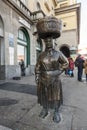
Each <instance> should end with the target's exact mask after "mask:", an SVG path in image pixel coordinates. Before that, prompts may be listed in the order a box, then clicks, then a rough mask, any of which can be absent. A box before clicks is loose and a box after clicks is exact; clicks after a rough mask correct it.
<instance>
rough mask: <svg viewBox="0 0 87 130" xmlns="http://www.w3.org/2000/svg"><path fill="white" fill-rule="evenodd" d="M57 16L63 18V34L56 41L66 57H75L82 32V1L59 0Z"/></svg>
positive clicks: (56, 10)
mask: <svg viewBox="0 0 87 130" xmlns="http://www.w3.org/2000/svg"><path fill="white" fill-rule="evenodd" d="M57 1H58V5H57V7H56V9H55V16H56V17H57V18H59V19H61V20H62V35H61V37H60V38H59V39H58V40H57V41H56V42H57V44H58V45H57V46H58V48H59V50H61V51H62V52H63V53H64V54H65V56H66V57H70V56H72V57H73V58H75V56H76V52H77V47H78V44H79V36H80V35H79V33H80V8H81V5H80V3H78V4H77V3H76V0H57Z"/></svg>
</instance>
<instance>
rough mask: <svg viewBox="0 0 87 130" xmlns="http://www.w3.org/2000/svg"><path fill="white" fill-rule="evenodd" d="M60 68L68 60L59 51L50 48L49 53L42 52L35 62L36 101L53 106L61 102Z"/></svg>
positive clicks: (46, 105) (44, 105) (49, 106)
mask: <svg viewBox="0 0 87 130" xmlns="http://www.w3.org/2000/svg"><path fill="white" fill-rule="evenodd" d="M61 64H62V68H64V67H65V68H66V66H67V64H68V62H67V59H66V58H65V56H64V55H63V54H62V53H61V52H57V51H55V50H52V51H51V52H50V53H49V52H48V51H47V52H43V53H42V54H41V55H40V56H39V58H38V62H37V64H36V68H35V74H36V76H39V82H38V84H37V96H38V103H40V105H42V106H43V107H48V108H54V107H55V101H56V103H58V105H59V103H60V104H61V103H62V101H63V97H62V84H61V80H60V78H59V76H60V73H61V70H60V66H61Z"/></svg>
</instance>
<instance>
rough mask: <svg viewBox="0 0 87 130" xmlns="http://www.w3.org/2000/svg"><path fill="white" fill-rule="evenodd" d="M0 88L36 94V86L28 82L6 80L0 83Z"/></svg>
mask: <svg viewBox="0 0 87 130" xmlns="http://www.w3.org/2000/svg"><path fill="white" fill-rule="evenodd" d="M0 89H2V90H7V91H15V92H20V93H26V94H32V95H36V94H37V90H36V86H35V85H29V84H17V83H10V82H6V83H3V84H0Z"/></svg>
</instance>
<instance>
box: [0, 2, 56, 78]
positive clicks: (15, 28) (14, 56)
mask: <svg viewBox="0 0 87 130" xmlns="http://www.w3.org/2000/svg"><path fill="white" fill-rule="evenodd" d="M56 6H57V1H56V0H49V1H47V0H42V1H41V0H36V1H35V0H1V1H0V80H3V79H10V78H13V77H19V76H21V70H20V64H19V63H20V60H21V59H23V60H24V63H25V67H26V69H25V73H26V75H30V74H32V73H34V66H35V64H36V60H37V56H38V55H39V53H40V52H41V51H42V49H43V45H42V42H41V41H40V39H39V40H38V38H37V36H36V35H34V34H35V30H36V28H35V26H36V23H37V20H38V19H39V18H42V17H45V16H46V15H48V16H49V15H53V14H54V8H55V7H56Z"/></svg>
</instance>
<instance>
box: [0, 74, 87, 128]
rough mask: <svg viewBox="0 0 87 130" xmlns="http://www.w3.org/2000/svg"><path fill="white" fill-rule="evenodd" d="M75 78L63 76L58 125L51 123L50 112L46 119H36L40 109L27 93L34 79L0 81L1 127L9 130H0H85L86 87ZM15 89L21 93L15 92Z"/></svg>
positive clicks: (86, 111) (33, 95)
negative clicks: (62, 101) (61, 101)
mask: <svg viewBox="0 0 87 130" xmlns="http://www.w3.org/2000/svg"><path fill="white" fill-rule="evenodd" d="M76 76H77V75H76V73H75V77H74V78H70V77H68V76H65V75H64V74H63V75H62V76H61V80H62V87H63V100H64V103H63V105H62V106H61V107H60V111H59V112H60V115H61V122H60V123H59V124H57V123H54V122H53V121H52V116H53V111H51V110H50V111H49V114H48V116H47V117H46V118H45V119H41V118H40V117H39V116H38V115H39V113H40V111H41V106H40V105H39V104H37V95H36V93H34V94H29V93H27V92H28V91H30V89H29V88H30V87H31V89H34V87H35V86H36V84H35V80H34V78H35V77H34V75H32V76H28V77H22V78H21V80H6V81H5V82H3V81H1V82H0V125H2V126H5V127H8V128H9V129H8V128H6V129H5V128H0V130H10V129H12V130H87V101H86V99H87V84H86V83H83V82H78V81H77V77H76ZM6 85H7V86H6ZM9 85H10V86H9ZM21 85H22V86H21ZM14 87H17V88H18V90H19V89H20V91H14ZM5 88H6V89H5ZM9 88H12V89H9ZM23 88H24V89H23ZM22 89H23V91H25V89H26V91H25V92H23V91H22ZM35 89H36V88H35ZM2 101H3V102H4V104H3V102H2ZM6 101H7V102H6ZM11 101H12V102H11Z"/></svg>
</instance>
